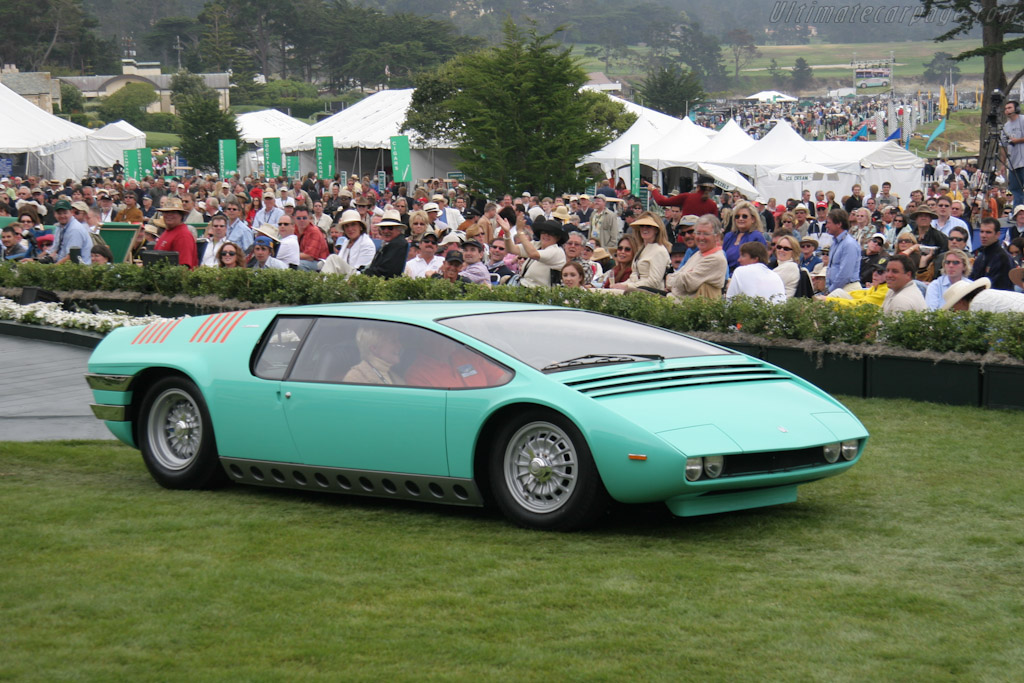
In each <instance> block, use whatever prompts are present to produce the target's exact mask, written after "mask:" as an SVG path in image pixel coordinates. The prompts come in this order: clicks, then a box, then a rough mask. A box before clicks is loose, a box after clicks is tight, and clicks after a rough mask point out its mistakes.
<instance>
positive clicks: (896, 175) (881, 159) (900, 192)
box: [810, 141, 924, 206]
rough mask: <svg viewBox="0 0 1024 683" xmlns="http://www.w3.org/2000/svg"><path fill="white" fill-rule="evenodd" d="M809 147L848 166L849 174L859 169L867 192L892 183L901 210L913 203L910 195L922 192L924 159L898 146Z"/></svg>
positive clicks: (835, 144)
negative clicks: (902, 207)
mask: <svg viewBox="0 0 1024 683" xmlns="http://www.w3.org/2000/svg"><path fill="white" fill-rule="evenodd" d="M810 145H811V146H812V147H814V148H816V149H821V150H823V151H825V152H826V153H828V155H829V156H831V157H833V158H835V159H837V160H838V161H839V162H843V163H845V164H846V168H847V170H850V169H853V168H856V169H858V171H859V179H858V182H859V183H860V184H861V185H862V186H863V188H864V191H865V192H867V189H868V187H870V186H871V185H878V186H879V187H881V186H882V183H884V182H886V181H889V182H890V183H892V193H893V194H894V195H896V196H898V197H899V198H900V205H901V206H902V205H904V204H906V202H907V200H909V199H910V193H911V191H913V190H919V189H921V170H922V169H923V168H924V159H921V158H919V157H918V156H917V155H916V154H913V153H912V152H909V151H907V150H905V149H903V148H902V147H900V146H899V145H898V144H897V143H896V142H893V141H889V142H849V141H832V142H812V143H810ZM849 191H850V187H846V188H844V190H843V192H844V193H849ZM836 194H837V195H839V194H840V193H839V192H836Z"/></svg>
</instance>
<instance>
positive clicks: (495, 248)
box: [491, 244, 505, 251]
mask: <svg viewBox="0 0 1024 683" xmlns="http://www.w3.org/2000/svg"><path fill="white" fill-rule="evenodd" d="M491 249H494V250H496V251H505V247H503V246H501V245H500V244H492V245H491Z"/></svg>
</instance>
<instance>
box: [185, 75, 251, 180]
mask: <svg viewBox="0 0 1024 683" xmlns="http://www.w3.org/2000/svg"><path fill="white" fill-rule="evenodd" d="M177 110H178V133H179V134H180V135H181V153H182V155H183V156H184V157H185V158H186V159H187V160H188V162H189V164H191V165H192V166H193V167H195V168H214V167H216V166H217V162H218V160H219V158H220V157H219V155H220V148H219V146H218V140H235V142H236V144H237V141H238V138H239V133H238V123H237V121H236V120H235V115H234V114H232V113H231V112H229V111H224V110H222V109H221V108H220V103H219V102H218V101H217V98H216V97H208V96H205V95H203V94H202V93H199V94H192V95H188V96H186V97H184V98H183V99H182V101H181V104H179V105H177Z"/></svg>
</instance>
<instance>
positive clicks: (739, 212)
mask: <svg viewBox="0 0 1024 683" xmlns="http://www.w3.org/2000/svg"><path fill="white" fill-rule="evenodd" d="M804 211H805V212H806V208H805V209H804ZM732 221H733V229H732V230H730V231H729V232H728V233H727V234H726V235H725V236H724V237H723V238H722V246H721V248H722V251H723V252H724V253H725V257H726V260H727V262H728V264H729V268H730V270H731V269H733V268H735V267H736V266H737V265H739V256H740V245H741V244H746V243H747V242H760V243H761V244H767V242H766V240H765V238H764V233H763V232H762V228H763V225H762V223H761V212H760V211H758V210H757V208H756V207H755V206H754V205H753V204H751V203H750V202H739V203H738V204H736V206H735V207H734V208H733V212H732ZM783 227H785V226H783Z"/></svg>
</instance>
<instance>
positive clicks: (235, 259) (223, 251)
mask: <svg viewBox="0 0 1024 683" xmlns="http://www.w3.org/2000/svg"><path fill="white" fill-rule="evenodd" d="M217 264H218V265H219V266H220V267H221V268H245V252H244V251H243V250H242V248H241V247H240V246H238V245H237V244H235V243H234V242H225V243H224V244H223V245H222V246H221V248H220V252H218V254H217Z"/></svg>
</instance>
